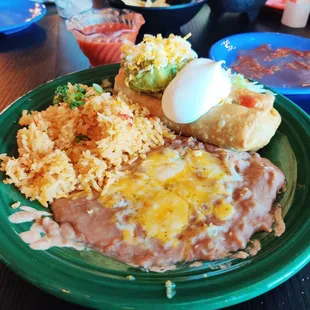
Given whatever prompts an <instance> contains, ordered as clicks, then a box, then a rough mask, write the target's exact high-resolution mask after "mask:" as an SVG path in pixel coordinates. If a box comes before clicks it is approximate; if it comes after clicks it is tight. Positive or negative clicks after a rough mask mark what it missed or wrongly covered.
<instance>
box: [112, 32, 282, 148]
mask: <svg viewBox="0 0 310 310" xmlns="http://www.w3.org/2000/svg"><path fill="white" fill-rule="evenodd" d="M163 40H166V41H165V45H167V46H168V45H169V46H171V47H169V49H164V50H165V51H166V52H165V53H164V57H162V54H161V53H160V52H159V53H157V51H158V50H161V48H160V47H161V46H162V41H163ZM170 40H173V42H174V43H176V42H177V44H168V42H169V41H170ZM149 46H150V47H149ZM183 46H186V48H185V49H183ZM157 47H158V48H157ZM182 50H183V51H184V52H183V53H181V51H182ZM146 51H147V52H146ZM168 51H169V52H168ZM186 55H187V57H186ZM122 57H123V58H122V64H121V69H120V72H119V74H118V75H117V76H116V78H115V85H114V91H115V92H116V93H118V92H119V93H123V94H125V95H126V96H127V97H128V98H130V99H132V100H133V101H135V102H137V103H139V104H140V105H141V106H144V107H147V108H148V109H149V111H150V113H151V115H155V116H158V117H159V118H160V119H161V120H162V121H163V122H164V123H165V124H166V125H167V127H169V128H170V129H172V130H174V131H175V132H176V133H179V134H182V135H185V136H192V137H195V138H197V139H198V140H200V141H203V142H207V143H212V144H214V145H217V146H220V147H224V148H229V149H233V150H239V151H257V150H258V149H260V148H262V147H263V146H265V145H267V144H268V143H269V141H270V139H271V138H272V137H273V135H274V134H275V132H276V130H277V128H278V126H279V125H280V122H281V117H280V115H279V113H278V112H277V111H276V110H275V109H274V108H273V102H274V95H273V94H272V93H271V92H270V91H266V90H264V89H263V88H262V87H261V86H260V85H257V84H256V83H251V82H249V81H247V80H246V79H245V78H244V77H243V76H242V75H240V74H231V73H230V72H227V71H225V70H224V69H223V68H222V67H221V62H219V63H215V62H213V61H211V60H208V59H196V57H194V54H193V53H192V52H190V45H189V43H187V42H186V40H185V39H182V38H180V37H178V39H177V41H175V37H174V36H171V37H169V38H167V39H162V38H161V37H159V39H158V37H153V36H147V40H144V41H143V42H142V43H140V44H138V45H135V46H134V45H133V44H127V45H126V46H125V47H124V48H123V56H122ZM184 57H186V61H184ZM178 62H179V64H180V67H178ZM171 63H173V66H174V68H177V67H178V70H177V71H174V74H173V75H166V74H163V73H161V74H160V78H158V74H157V72H158V71H159V72H166V70H168V71H169V72H170V70H169V68H170V64H171ZM174 75H176V76H174ZM140 84H142V85H148V87H147V89H146V88H144V87H140V86H139V85H140ZM159 84H160V87H159V86H158V85H159Z"/></svg>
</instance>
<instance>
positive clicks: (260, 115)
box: [114, 71, 281, 151]
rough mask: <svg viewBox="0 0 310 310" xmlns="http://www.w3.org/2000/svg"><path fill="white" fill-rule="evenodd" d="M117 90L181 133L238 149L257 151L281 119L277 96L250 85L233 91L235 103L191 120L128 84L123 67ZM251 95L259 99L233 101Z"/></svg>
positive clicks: (116, 86)
mask: <svg viewBox="0 0 310 310" xmlns="http://www.w3.org/2000/svg"><path fill="white" fill-rule="evenodd" d="M114 91H115V92H116V93H118V92H121V93H123V94H125V95H126V96H127V97H128V98H129V99H131V100H133V101H134V102H137V103H139V104H140V105H142V106H144V107H146V108H148V109H149V110H150V113H151V114H152V115H154V116H158V117H159V118H160V119H161V120H162V121H163V122H164V123H165V124H166V125H167V127H169V128H170V129H172V130H174V131H175V132H176V133H178V134H182V135H184V136H192V137H195V138H197V139H198V140H199V141H202V142H208V143H211V144H214V145H216V146H219V147H224V148H229V149H233V150H237V151H257V150H258V149H260V148H262V147H264V146H265V145H267V144H268V143H269V141H270V139H271V138H272V137H273V135H274V134H275V132H276V130H277V128H278V127H279V125H280V123H281V117H280V115H279V113H278V112H277V111H276V110H275V109H274V108H273V102H274V96H273V95H270V94H259V93H255V92H252V91H249V90H247V89H240V90H235V91H233V92H232V93H231V95H230V100H231V102H232V103H222V104H218V105H216V106H214V107H212V108H211V109H210V110H209V111H208V112H207V113H206V114H204V115H203V116H202V117H201V118H199V119H198V120H197V121H195V122H193V123H190V124H177V123H174V122H172V121H171V120H169V119H168V118H167V117H165V115H164V113H163V110H162V107H161V100H160V99H158V98H155V97H152V96H149V95H146V94H143V93H139V92H136V91H134V90H132V89H131V88H129V87H127V86H126V85H125V75H124V73H123V72H122V71H120V73H119V74H118V75H117V76H116V78H115V85H114ZM249 97H250V98H252V100H253V101H254V102H256V104H255V106H254V105H253V107H247V106H244V105H241V104H236V103H234V102H236V101H238V102H240V101H242V100H243V99H244V98H249Z"/></svg>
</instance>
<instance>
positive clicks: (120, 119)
mask: <svg viewBox="0 0 310 310" xmlns="http://www.w3.org/2000/svg"><path fill="white" fill-rule="evenodd" d="M19 124H20V125H21V126H23V128H22V129H20V130H19V131H18V133H17V145H18V157H17V158H15V157H10V156H7V155H6V154H2V155H0V159H1V160H2V163H1V171H4V172H5V173H6V175H7V178H6V179H5V180H4V182H5V183H8V184H14V185H15V186H17V187H18V188H19V190H20V191H21V192H22V193H23V194H24V195H25V196H26V197H27V198H30V200H35V199H36V200H38V201H39V202H40V203H41V204H42V205H43V206H46V207H47V205H48V203H49V202H52V201H53V200H54V199H56V198H61V197H66V196H67V195H68V194H69V193H70V192H72V191H74V190H80V191H81V190H82V191H86V192H90V191H91V190H96V191H99V192H101V191H102V190H103V188H104V187H105V186H106V185H107V184H110V183H112V182H113V181H114V180H116V179H117V178H118V177H119V175H120V174H121V172H120V168H121V167H122V165H123V164H124V163H130V162H133V161H135V160H136V159H138V158H139V157H141V156H142V157H144V156H145V155H146V153H147V152H149V151H150V150H151V149H153V148H155V147H157V146H160V145H163V144H164V143H165V139H168V140H169V139H173V138H174V134H172V133H171V132H170V131H169V130H168V129H167V128H166V127H165V126H164V125H163V124H162V123H161V121H160V120H159V118H157V117H151V116H150V113H149V111H148V110H147V109H146V108H144V107H140V106H139V105H138V104H136V103H133V102H131V101H129V100H127V99H125V98H124V97H123V96H116V97H112V96H111V94H109V93H105V92H103V89H102V88H101V87H100V86H99V85H97V84H94V85H93V87H88V86H86V85H82V84H76V85H72V84H70V83H69V84H68V85H66V86H61V87H58V88H57V90H56V95H55V98H54V105H51V106H49V107H48V108H47V109H46V110H43V111H40V112H39V111H33V112H28V111H23V114H22V117H21V119H20V120H19Z"/></svg>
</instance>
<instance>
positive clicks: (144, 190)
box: [52, 138, 285, 269]
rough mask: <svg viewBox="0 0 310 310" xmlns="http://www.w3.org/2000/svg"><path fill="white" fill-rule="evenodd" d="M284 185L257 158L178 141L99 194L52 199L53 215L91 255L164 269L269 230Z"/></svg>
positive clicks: (218, 254) (213, 256)
mask: <svg viewBox="0 0 310 310" xmlns="http://www.w3.org/2000/svg"><path fill="white" fill-rule="evenodd" d="M127 181H128V182H127ZM284 183H285V177H284V174H283V173H282V171H281V170H280V169H279V168H277V167H276V166H275V165H273V164H272V163H271V162H270V161H269V160H267V159H264V158H261V157H260V155H259V154H257V153H252V154H250V153H246V152H233V151H228V150H224V149H221V148H217V147H214V146H211V145H208V144H203V143H200V142H197V141H196V140H194V139H193V138H189V139H181V138H180V139H177V140H176V141H174V142H173V143H171V144H170V145H165V146H164V147H160V148H158V149H157V150H154V151H152V152H151V153H149V154H148V155H147V157H146V159H144V160H143V161H140V162H136V163H135V164H134V165H131V166H128V167H126V169H124V176H122V177H120V179H119V180H118V181H116V183H115V184H112V185H111V186H110V187H109V188H108V189H107V191H106V193H104V194H101V196H99V194H98V193H93V195H92V197H86V196H85V194H82V193H74V194H72V195H71V196H70V197H69V198H62V199H58V200H56V201H54V203H53V204H52V211H53V214H54V218H55V220H56V221H57V222H58V223H60V224H65V223H67V224H70V225H71V226H72V227H73V228H74V230H75V233H76V234H77V236H79V237H80V238H83V240H85V242H86V244H87V245H88V246H89V247H91V248H93V249H94V250H97V251H100V252H102V253H103V254H105V255H107V256H110V257H113V258H115V259H117V260H119V261H122V262H124V263H127V264H130V265H133V266H138V267H143V268H154V267H155V268H157V267H159V268H167V269H169V268H171V267H172V266H174V265H175V264H176V263H178V262H184V261H187V262H189V261H195V260H217V259H222V258H225V257H227V256H229V255H230V253H232V252H236V251H238V250H240V249H245V247H246V245H247V243H248V242H249V241H250V238H251V236H252V235H253V234H254V233H255V232H258V231H266V232H271V229H272V225H273V223H274V215H273V213H272V205H273V202H274V200H275V198H276V196H277V193H278V191H279V190H280V189H281V188H282V187H283V185H284Z"/></svg>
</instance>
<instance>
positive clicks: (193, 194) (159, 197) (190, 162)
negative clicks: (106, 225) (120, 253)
mask: <svg viewBox="0 0 310 310" xmlns="http://www.w3.org/2000/svg"><path fill="white" fill-rule="evenodd" d="M226 181H232V176H230V175H229V174H228V173H227V172H226V170H225V168H224V166H223V165H222V162H221V161H220V160H219V159H218V158H216V157H215V156H214V155H212V154H210V153H208V152H206V151H203V150H192V149H187V150H186V152H185V154H182V156H181V155H180V153H179V152H178V151H177V150H173V149H169V148H166V149H164V150H162V151H155V152H152V153H150V154H149V155H148V156H147V158H146V159H145V160H144V161H143V162H142V163H141V164H140V165H139V166H137V167H136V169H135V171H129V172H128V173H127V175H126V176H124V177H122V178H121V179H120V180H119V181H117V182H116V183H115V184H113V185H111V187H110V188H109V190H108V194H106V195H104V196H102V197H101V198H100V199H101V203H102V204H103V205H104V206H105V207H111V208H120V209H121V210H123V209H124V208H125V210H127V212H126V220H124V218H123V217H121V215H119V214H118V217H116V218H115V221H117V223H118V227H119V228H120V229H121V230H122V233H123V239H124V240H125V241H126V242H129V243H134V244H136V243H137V238H136V237H135V236H134V228H135V227H137V225H139V226H140V227H142V229H143V231H144V233H145V234H146V236H147V237H148V238H157V239H159V240H161V241H162V242H164V243H169V244H171V245H177V236H178V234H180V233H181V232H182V231H183V230H184V229H185V228H186V227H187V225H188V224H189V222H190V220H191V219H192V218H194V219H196V222H197V221H202V220H203V219H204V218H205V217H206V216H210V215H214V216H215V217H216V218H218V219H219V220H227V219H229V218H231V216H232V215H233V213H234V208H233V206H232V205H230V204H229V203H228V202H227V201H226V200H225V197H227V193H228V192H227V188H226V187H227V186H226ZM122 212H123V211H122ZM123 213H124V212H123ZM120 222H121V223H120Z"/></svg>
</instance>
